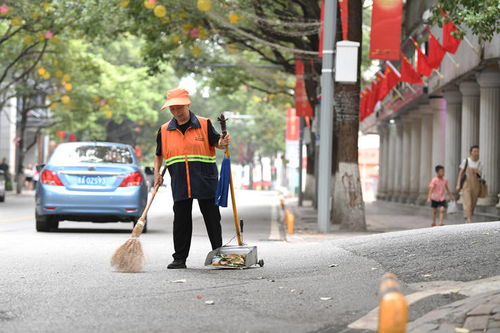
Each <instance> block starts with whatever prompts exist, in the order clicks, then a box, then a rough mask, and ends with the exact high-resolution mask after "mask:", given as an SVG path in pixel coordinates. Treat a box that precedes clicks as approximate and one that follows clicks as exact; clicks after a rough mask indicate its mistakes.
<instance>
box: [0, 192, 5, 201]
mask: <svg viewBox="0 0 500 333" xmlns="http://www.w3.org/2000/svg"><path fill="white" fill-rule="evenodd" d="M4 201H5V194H4V195H2V196H1V197H0V202H4Z"/></svg>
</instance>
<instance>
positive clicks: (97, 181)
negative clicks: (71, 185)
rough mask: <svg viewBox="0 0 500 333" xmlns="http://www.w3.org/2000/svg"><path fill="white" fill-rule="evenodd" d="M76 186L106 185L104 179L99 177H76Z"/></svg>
mask: <svg viewBox="0 0 500 333" xmlns="http://www.w3.org/2000/svg"><path fill="white" fill-rule="evenodd" d="M78 185H95V186H104V185H106V179H104V177H101V176H78Z"/></svg>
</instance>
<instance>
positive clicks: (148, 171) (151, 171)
mask: <svg viewBox="0 0 500 333" xmlns="http://www.w3.org/2000/svg"><path fill="white" fill-rule="evenodd" d="M144 173H145V174H146V175H154V169H153V168H152V167H145V168H144Z"/></svg>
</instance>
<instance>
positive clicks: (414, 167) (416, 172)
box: [408, 110, 422, 203]
mask: <svg viewBox="0 0 500 333" xmlns="http://www.w3.org/2000/svg"><path fill="white" fill-rule="evenodd" d="M410 113H411V114H412V122H411V149H410V151H411V153H410V196H409V199H408V202H411V203H416V202H417V199H418V194H419V190H420V168H421V164H420V140H421V137H422V136H421V134H422V133H421V132H422V120H421V115H420V114H419V113H418V112H417V110H410Z"/></svg>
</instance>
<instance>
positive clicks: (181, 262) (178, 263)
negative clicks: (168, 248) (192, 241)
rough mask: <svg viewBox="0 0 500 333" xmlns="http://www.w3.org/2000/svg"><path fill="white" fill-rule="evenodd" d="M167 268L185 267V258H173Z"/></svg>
mask: <svg viewBox="0 0 500 333" xmlns="http://www.w3.org/2000/svg"><path fill="white" fill-rule="evenodd" d="M167 268H168V269H179V268H186V260H180V259H175V260H174V261H172V262H171V263H170V264H169V265H168V266H167Z"/></svg>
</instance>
